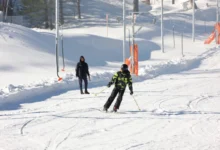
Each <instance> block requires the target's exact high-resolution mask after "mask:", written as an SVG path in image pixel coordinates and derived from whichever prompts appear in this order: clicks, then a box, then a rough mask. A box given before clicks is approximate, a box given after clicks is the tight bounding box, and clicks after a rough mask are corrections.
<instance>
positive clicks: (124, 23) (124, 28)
mask: <svg viewBox="0 0 220 150" xmlns="http://www.w3.org/2000/svg"><path fill="white" fill-rule="evenodd" d="M125 12H126V7H125V0H123V30H124V31H123V32H124V38H123V62H125V58H126V56H125V48H126V47H125V46H126V45H125V42H126V22H125Z"/></svg>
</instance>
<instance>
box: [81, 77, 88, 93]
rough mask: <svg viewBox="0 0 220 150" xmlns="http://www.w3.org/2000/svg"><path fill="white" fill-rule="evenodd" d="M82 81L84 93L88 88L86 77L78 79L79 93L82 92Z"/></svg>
mask: <svg viewBox="0 0 220 150" xmlns="http://www.w3.org/2000/svg"><path fill="white" fill-rule="evenodd" d="M82 81H84V84H85V91H87V88H88V79H87V77H79V87H80V91H81V92H83V90H82Z"/></svg>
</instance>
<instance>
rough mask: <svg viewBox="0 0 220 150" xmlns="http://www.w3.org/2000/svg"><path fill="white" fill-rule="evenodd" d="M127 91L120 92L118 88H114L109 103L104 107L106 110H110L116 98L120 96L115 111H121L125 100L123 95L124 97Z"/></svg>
mask: <svg viewBox="0 0 220 150" xmlns="http://www.w3.org/2000/svg"><path fill="white" fill-rule="evenodd" d="M124 92H125V89H124V90H120V89H118V88H116V87H115V88H114V89H113V91H112V94H111V95H110V97H109V98H108V100H107V102H106V103H105V105H104V107H105V108H107V109H108V108H109V107H110V106H111V104H112V102H113V101H114V99H115V97H116V96H117V95H118V98H117V101H116V103H115V106H114V109H119V107H120V105H121V102H122V99H123V95H124Z"/></svg>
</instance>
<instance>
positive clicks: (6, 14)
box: [5, 0, 9, 22]
mask: <svg viewBox="0 0 220 150" xmlns="http://www.w3.org/2000/svg"><path fill="white" fill-rule="evenodd" d="M8 5H9V0H7V6H6V13H5V22H6V20H7V16H8Z"/></svg>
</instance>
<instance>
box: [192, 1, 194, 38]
mask: <svg viewBox="0 0 220 150" xmlns="http://www.w3.org/2000/svg"><path fill="white" fill-rule="evenodd" d="M192 2H193V4H192V7H193V8H192V9H193V11H192V41H193V42H195V0H192Z"/></svg>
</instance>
